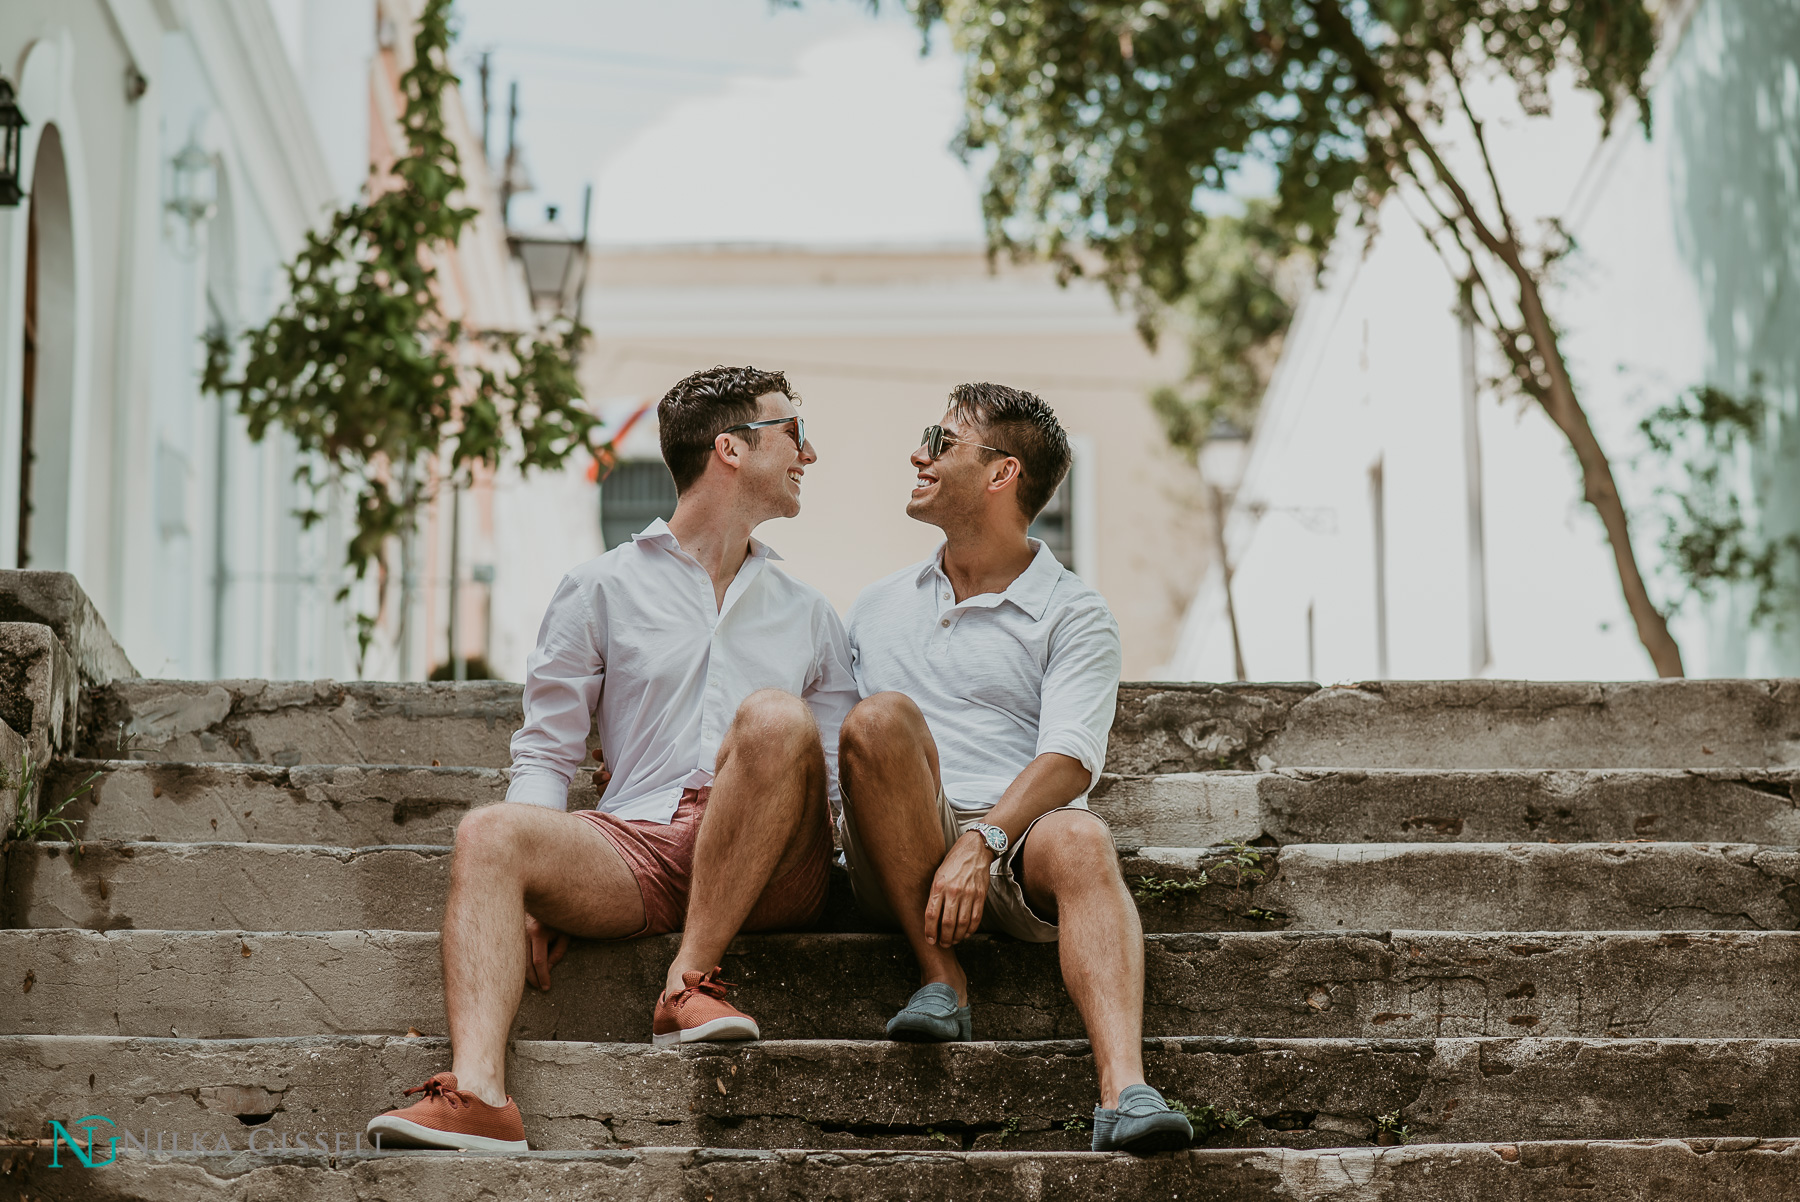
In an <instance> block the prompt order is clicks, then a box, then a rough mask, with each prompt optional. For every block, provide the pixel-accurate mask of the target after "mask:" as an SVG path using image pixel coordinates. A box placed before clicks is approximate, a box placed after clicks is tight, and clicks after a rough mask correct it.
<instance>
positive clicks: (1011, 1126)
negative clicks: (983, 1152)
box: [999, 1115, 1019, 1147]
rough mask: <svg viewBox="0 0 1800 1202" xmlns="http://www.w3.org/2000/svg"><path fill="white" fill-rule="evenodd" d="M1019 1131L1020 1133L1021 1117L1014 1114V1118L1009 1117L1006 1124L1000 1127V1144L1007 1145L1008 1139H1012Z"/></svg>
mask: <svg viewBox="0 0 1800 1202" xmlns="http://www.w3.org/2000/svg"><path fill="white" fill-rule="evenodd" d="M1018 1133H1019V1118H1018V1116H1017V1115H1014V1116H1013V1117H1012V1118H1009V1119H1007V1120H1006V1123H1005V1125H1004V1126H1002V1127H1001V1128H1000V1139H999V1142H1000V1146H1001V1147H1005V1146H1006V1141H1007V1140H1009V1139H1011V1138H1012V1137H1013V1136H1015V1135H1017V1134H1018Z"/></svg>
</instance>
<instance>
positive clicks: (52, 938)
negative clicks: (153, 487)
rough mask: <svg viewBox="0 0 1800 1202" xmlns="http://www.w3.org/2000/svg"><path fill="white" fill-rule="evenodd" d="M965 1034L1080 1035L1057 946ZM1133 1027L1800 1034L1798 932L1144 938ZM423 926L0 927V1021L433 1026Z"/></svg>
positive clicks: (771, 1006)
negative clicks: (1138, 1010) (266, 929)
mask: <svg viewBox="0 0 1800 1202" xmlns="http://www.w3.org/2000/svg"><path fill="white" fill-rule="evenodd" d="M676 942H677V937H676V936H673V935H671V936H664V937H661V938H655V939H643V940H635V941H632V942H627V943H578V944H576V945H575V946H574V947H573V948H572V949H571V950H570V952H569V954H568V956H567V957H566V958H565V959H564V960H563V962H562V964H560V965H559V966H558V967H557V969H556V971H555V976H554V988H552V989H551V991H550V992H548V993H543V992H540V991H538V990H536V989H527V990H526V991H525V998H524V1004H523V1006H522V1008H521V1009H520V1012H519V1018H518V1021H517V1022H516V1023H515V1024H514V1026H513V1035H514V1037H515V1038H517V1039H580V1040H591V1041H597V1042H631V1043H642V1042H648V1041H649V1039H650V1008H651V1003H652V1001H653V1000H654V999H655V997H656V995H657V992H658V991H659V990H660V989H661V988H662V979H663V973H664V972H665V971H666V970H667V967H668V963H669V959H670V957H671V956H672V955H673V954H674V951H675V945H676ZM961 950H962V958H963V963H964V964H965V965H966V966H967V968H968V970H969V974H970V980H971V988H972V989H973V991H974V998H975V1012H974V1019H975V1035H976V1037H977V1038H980V1039H1029V1040H1035V1039H1074V1038H1080V1037H1081V1036H1082V1035H1083V1034H1084V1028H1083V1026H1082V1023H1081V1019H1080V1016H1079V1015H1078V1014H1077V1013H1076V1011H1075V1008H1074V1006H1073V1004H1072V1003H1071V1002H1070V1001H1069V997H1068V994H1067V993H1066V992H1065V991H1064V989H1063V986H1062V976H1061V972H1060V971H1059V969H1058V966H1057V958H1056V948H1055V947H1054V946H1051V945H1047V944H1024V943H1018V942H1016V941H1013V940H1009V939H994V938H989V937H987V936H977V937H976V938H975V939H973V940H971V941H970V942H969V943H967V944H964V945H963V947H962V949H961ZM725 976H726V977H727V978H728V979H730V980H732V981H735V982H738V983H739V984H740V988H739V989H738V991H737V992H736V993H735V994H734V995H733V996H734V999H735V1000H736V1001H737V1002H738V1004H739V1005H741V1006H743V1007H744V1008H745V1009H746V1010H747V1011H749V1012H750V1013H752V1014H754V1015H756V1017H757V1020H758V1021H759V1022H760V1023H761V1025H762V1029H763V1030H764V1031H765V1032H766V1033H768V1034H769V1035H770V1036H772V1037H779V1038H782V1039H867V1038H874V1037H877V1036H879V1035H880V1034H881V1030H882V1024H883V1023H885V1022H886V1021H887V1019H888V1017H889V1016H890V1015H892V1014H893V1012H894V1011H896V1010H898V1009H899V1008H900V1007H901V1006H902V1005H903V1004H904V1003H905V1001H906V999H907V998H908V997H909V996H910V995H911V994H912V991H913V989H914V988H915V987H916V986H917V984H918V978H917V969H916V968H915V967H914V966H913V960H912V956H911V954H910V953H909V952H908V951H907V948H906V945H905V942H904V940H902V939H901V938H900V936H898V935H827V934H791V935H790V934H783V935H747V936H744V937H741V938H740V939H738V940H737V942H736V943H734V944H733V945H732V948H731V950H730V952H729V953H728V954H727V957H726V960H725ZM1145 978H1146V979H1145V1007H1144V1030H1145V1032H1146V1033H1147V1034H1149V1035H1153V1036H1162V1035H1240V1036H1256V1037H1261V1038H1366V1037H1388V1038H1395V1037H1399V1038H1434V1037H1447V1036H1476V1035H1484V1036H1503V1035H1523V1034H1531V1035H1539V1036H1574V1037H1604V1036H1638V1037H1656V1038H1727V1037H1736V1036H1771V1037H1774V1036H1787V1035H1791V1034H1793V1033H1794V1032H1796V1031H1800V994H1797V993H1796V991H1795V990H1794V988H1793V982H1794V981H1795V980H1800V934H1795V933H1793V932H1766V931H1756V932H1690V933H1683V932H1672V933H1665V934H1649V933H1640V932H1607V933H1546V934H1534V935H1519V934H1512V933H1486V934H1462V933H1457V932H1434V931H1393V932H1379V931H1349V932H1341V933H1340V932H1332V933H1323V932H1320V933H1309V934H1289V933H1263V934H1258V933H1238V934H1224V935H1151V936H1149V937H1148V939H1147V943H1146V957H1145ZM442 982H443V977H442V972H441V969H440V966H439V961H438V937H437V935H436V934H430V933H425V932H407V931H335V932H316V933H297V934H290V933H276V934H255V933H239V932H230V931H199V932H186V931H113V932H110V933H107V934H99V933H96V932H92V931H76V930H45V931H4V932H0V992H3V993H4V994H5V996H8V997H10V999H11V1001H10V1002H9V1003H8V1005H7V1007H6V1009H5V1010H4V1012H0V1033H4V1034H10V1035H132V1036H165V1035H179V1036H181V1037H184V1038H198V1039H235V1038H243V1037H249V1036H298V1035H401V1034H404V1033H405V1032H406V1031H407V1029H408V1028H417V1029H418V1030H420V1031H423V1032H424V1033H426V1034H428V1035H441V1034H443V1033H444V1032H445V1030H446V1026H445V1021H444V1003H443V984H442Z"/></svg>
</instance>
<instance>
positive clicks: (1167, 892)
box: [1131, 872, 1212, 902]
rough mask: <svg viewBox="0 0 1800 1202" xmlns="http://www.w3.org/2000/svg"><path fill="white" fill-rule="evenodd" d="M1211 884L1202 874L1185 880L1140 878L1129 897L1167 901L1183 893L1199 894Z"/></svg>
mask: <svg viewBox="0 0 1800 1202" xmlns="http://www.w3.org/2000/svg"><path fill="white" fill-rule="evenodd" d="M1211 883H1212V882H1211V881H1209V880H1207V879H1206V874H1205V873H1204V872H1202V873H1200V874H1199V875H1198V876H1194V877H1189V878H1188V879H1186V880H1180V879H1177V878H1175V877H1161V876H1141V877H1139V878H1138V879H1137V880H1136V882H1135V883H1133V884H1132V886H1131V896H1133V897H1135V898H1137V899H1138V900H1139V901H1145V902H1159V901H1168V900H1170V899H1171V898H1175V897H1178V896H1180V895H1181V894H1183V893H1199V892H1200V891H1201V890H1203V889H1205V888H1206V887H1207V886H1208V885H1210V884H1211Z"/></svg>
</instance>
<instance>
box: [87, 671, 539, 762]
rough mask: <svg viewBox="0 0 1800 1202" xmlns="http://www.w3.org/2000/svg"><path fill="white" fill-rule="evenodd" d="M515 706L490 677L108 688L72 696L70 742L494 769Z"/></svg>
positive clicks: (234, 758)
mask: <svg viewBox="0 0 1800 1202" xmlns="http://www.w3.org/2000/svg"><path fill="white" fill-rule="evenodd" d="M519 698H520V686H518V685H516V684H509V683H507V682H505V681H490V680H479V681H467V682H464V683H462V684H450V683H418V684H393V683H375V682H369V681H359V682H347V681H343V682H340V681H335V680H314V681H268V680H119V681H114V682H112V683H111V684H108V685H104V686H102V687H99V688H93V689H89V690H87V691H86V693H85V694H84V696H83V702H84V705H83V708H82V715H81V728H80V732H79V736H78V739H77V746H78V749H79V750H78V754H80V755H82V756H85V757H87V758H90V759H109V758H111V759H141V760H187V761H208V762H223V763H245V764H277V765H281V766H284V767H291V766H293V765H295V764H432V763H444V764H455V765H462V766H470V767H478V768H504V767H506V766H507V765H508V764H509V763H510V762H511V754H510V751H509V743H510V741H511V739H512V733H513V731H515V730H517V729H518V728H519V725H520V721H521V719H520V710H519Z"/></svg>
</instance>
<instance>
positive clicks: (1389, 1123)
mask: <svg viewBox="0 0 1800 1202" xmlns="http://www.w3.org/2000/svg"><path fill="white" fill-rule="evenodd" d="M1411 1134H1412V1128H1411V1127H1408V1126H1405V1125H1404V1124H1402V1123H1401V1121H1400V1112H1399V1111H1398V1110H1395V1111H1391V1112H1389V1113H1387V1114H1378V1115H1376V1116H1375V1142H1376V1143H1378V1144H1383V1145H1389V1146H1391V1145H1395V1144H1404V1143H1405V1142H1406V1137H1407V1136H1409V1135H1411Z"/></svg>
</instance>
